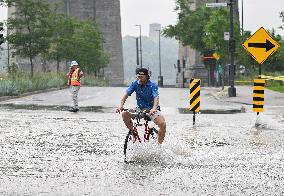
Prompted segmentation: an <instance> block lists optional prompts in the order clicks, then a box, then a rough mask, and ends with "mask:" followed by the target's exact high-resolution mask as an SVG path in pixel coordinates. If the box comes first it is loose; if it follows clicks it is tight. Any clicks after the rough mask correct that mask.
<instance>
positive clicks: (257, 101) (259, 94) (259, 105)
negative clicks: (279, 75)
mask: <svg viewBox="0 0 284 196" xmlns="http://www.w3.org/2000/svg"><path fill="white" fill-rule="evenodd" d="M264 86H265V80H264V79H254V86H253V111H254V112H257V115H258V114H259V112H263V111H264V109H263V106H264Z"/></svg>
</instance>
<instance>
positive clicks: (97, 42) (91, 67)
mask: <svg viewBox="0 0 284 196" xmlns="http://www.w3.org/2000/svg"><path fill="white" fill-rule="evenodd" d="M72 38H73V41H72V42H70V48H72V49H73V50H71V51H70V53H71V54H72V53H73V54H72V57H73V59H76V60H77V61H78V62H79V64H80V66H81V67H82V69H83V70H84V71H85V72H87V73H92V72H97V71H99V70H100V69H101V68H103V67H105V65H106V64H107V63H108V58H109V57H108V56H107V55H106V54H105V53H104V52H103V45H102V41H103V39H102V35H101V33H100V32H99V30H98V28H97V26H96V24H95V23H94V22H92V21H78V22H77V23H76V26H75V30H74V35H73V37H72Z"/></svg>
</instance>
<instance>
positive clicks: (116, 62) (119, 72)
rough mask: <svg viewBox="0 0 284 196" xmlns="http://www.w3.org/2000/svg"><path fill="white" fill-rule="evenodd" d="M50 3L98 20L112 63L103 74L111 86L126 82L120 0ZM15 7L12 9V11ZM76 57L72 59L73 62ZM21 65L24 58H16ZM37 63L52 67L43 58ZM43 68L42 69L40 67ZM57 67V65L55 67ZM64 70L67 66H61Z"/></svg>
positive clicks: (82, 16)
mask: <svg viewBox="0 0 284 196" xmlns="http://www.w3.org/2000/svg"><path fill="white" fill-rule="evenodd" d="M48 1H49V3H50V4H55V3H56V4H58V5H59V7H60V9H59V10H60V11H62V12H65V13H66V14H67V15H70V16H75V17H77V18H79V19H90V20H94V21H96V23H97V24H98V26H99V29H100V31H101V32H102V34H103V39H104V43H103V47H104V50H105V52H106V53H107V54H109V57H110V62H109V64H108V65H107V66H106V67H105V68H104V70H103V75H104V76H105V78H106V79H107V80H108V81H109V85H110V86H121V85H123V84H124V72H123V55H122V37H121V16H120V1H119V0H103V1H102V0H63V1H62V0H48ZM13 9H14V8H9V14H11V13H12V12H13ZM71 60H73V59H70V61H71ZM16 61H17V62H16V63H17V64H18V66H24V67H25V65H24V64H25V62H26V61H25V60H24V59H17V60H16ZM35 63H37V64H41V65H42V66H37V67H38V69H43V70H46V69H47V70H50V69H52V68H51V67H52V66H49V65H46V63H45V62H42V61H41V60H40V59H36V60H35ZM40 67H42V68H40ZM53 67H54V66H53ZM61 69H62V70H63V71H64V70H65V69H66V65H61Z"/></svg>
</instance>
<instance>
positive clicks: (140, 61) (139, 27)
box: [135, 25, 143, 68]
mask: <svg viewBox="0 0 284 196" xmlns="http://www.w3.org/2000/svg"><path fill="white" fill-rule="evenodd" d="M135 26H138V27H139V30H140V36H139V39H140V50H139V51H140V68H142V67H143V65H142V40H141V25H135Z"/></svg>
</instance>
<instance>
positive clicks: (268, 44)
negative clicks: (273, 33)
mask: <svg viewBox="0 0 284 196" xmlns="http://www.w3.org/2000/svg"><path fill="white" fill-rule="evenodd" d="M248 47H252V48H265V49H266V52H267V51H269V50H271V49H272V48H274V47H275V45H274V44H273V43H271V42H270V41H269V40H266V43H248Z"/></svg>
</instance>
